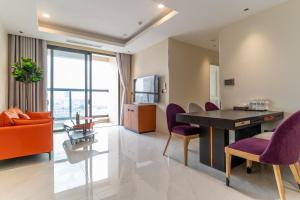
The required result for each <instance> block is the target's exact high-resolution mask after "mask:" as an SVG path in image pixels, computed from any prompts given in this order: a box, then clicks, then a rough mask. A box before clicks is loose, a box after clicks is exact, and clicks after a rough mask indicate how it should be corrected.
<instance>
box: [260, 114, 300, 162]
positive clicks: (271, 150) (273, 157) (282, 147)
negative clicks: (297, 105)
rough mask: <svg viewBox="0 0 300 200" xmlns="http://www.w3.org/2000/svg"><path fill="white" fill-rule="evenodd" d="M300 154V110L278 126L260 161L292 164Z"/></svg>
mask: <svg viewBox="0 0 300 200" xmlns="http://www.w3.org/2000/svg"><path fill="white" fill-rule="evenodd" d="M299 156H300V111H298V112H296V113H294V114H292V115H291V116H290V117H289V118H288V119H286V120H285V121H283V122H282V123H281V124H280V125H279V126H278V128H276V130H275V132H274V134H273V136H272V138H271V141H270V143H269V145H268V146H267V148H266V150H265V151H264V152H263V154H261V156H260V161H261V162H263V163H267V164H273V165H290V164H294V163H296V162H297V161H298V159H299Z"/></svg>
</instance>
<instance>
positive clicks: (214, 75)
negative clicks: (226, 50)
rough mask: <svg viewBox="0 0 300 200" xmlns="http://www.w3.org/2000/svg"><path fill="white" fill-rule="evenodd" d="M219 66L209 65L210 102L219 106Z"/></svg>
mask: <svg viewBox="0 0 300 200" xmlns="http://www.w3.org/2000/svg"><path fill="white" fill-rule="evenodd" d="M219 79H220V78H219V66H216V65H210V102H212V103H214V104H216V105H217V106H218V107H220V85H219V84H220V82H219Z"/></svg>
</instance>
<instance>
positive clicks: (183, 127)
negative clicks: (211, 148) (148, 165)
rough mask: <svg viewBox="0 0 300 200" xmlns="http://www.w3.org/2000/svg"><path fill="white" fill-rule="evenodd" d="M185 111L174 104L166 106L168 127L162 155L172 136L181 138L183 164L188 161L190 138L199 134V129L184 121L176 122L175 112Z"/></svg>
mask: <svg viewBox="0 0 300 200" xmlns="http://www.w3.org/2000/svg"><path fill="white" fill-rule="evenodd" d="M178 113H185V111H184V109H183V108H182V107H180V106H179V105H176V104H169V105H168V106H167V123H168V129H169V133H170V135H169V138H168V141H167V144H166V147H165V150H164V153H163V155H165V154H166V151H167V148H168V145H169V143H170V140H171V138H172V136H175V137H178V138H180V139H183V143H184V164H185V165H187V163H188V145H189V142H190V140H191V139H194V138H198V137H199V134H200V129H199V128H197V127H193V126H191V125H189V124H186V123H180V122H176V114H178Z"/></svg>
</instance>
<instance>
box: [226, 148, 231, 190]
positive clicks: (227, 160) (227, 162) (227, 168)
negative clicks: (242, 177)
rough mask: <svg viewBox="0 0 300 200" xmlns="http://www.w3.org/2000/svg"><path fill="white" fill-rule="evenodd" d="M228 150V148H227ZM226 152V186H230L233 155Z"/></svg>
mask: <svg viewBox="0 0 300 200" xmlns="http://www.w3.org/2000/svg"><path fill="white" fill-rule="evenodd" d="M226 148H227V147H226ZM225 152H226V185H227V186H229V184H230V179H229V178H230V173H231V157H232V155H231V154H230V153H229V152H228V151H227V150H225Z"/></svg>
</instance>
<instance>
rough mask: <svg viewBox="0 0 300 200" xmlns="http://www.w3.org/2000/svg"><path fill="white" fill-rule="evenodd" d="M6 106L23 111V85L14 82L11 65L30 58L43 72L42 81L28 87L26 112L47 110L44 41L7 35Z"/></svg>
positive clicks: (45, 49)
mask: <svg viewBox="0 0 300 200" xmlns="http://www.w3.org/2000/svg"><path fill="white" fill-rule="evenodd" d="M8 57H9V58H8V62H9V63H8V64H9V65H8V106H9V107H19V108H20V109H22V110H25V108H26V106H25V102H26V101H25V99H26V97H25V85H24V84H23V83H20V82H17V81H15V79H14V77H13V76H12V71H13V69H12V67H11V66H12V65H13V64H15V63H16V62H19V61H20V60H21V58H22V57H28V58H31V59H32V61H34V62H35V63H37V65H38V66H40V67H42V68H43V70H44V76H43V79H42V80H41V81H40V82H38V83H35V84H31V85H30V87H29V91H28V92H29V95H28V96H29V101H28V106H27V108H28V111H46V110H47V43H46V41H44V40H40V39H35V38H29V37H23V36H17V35H9V39H8Z"/></svg>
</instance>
